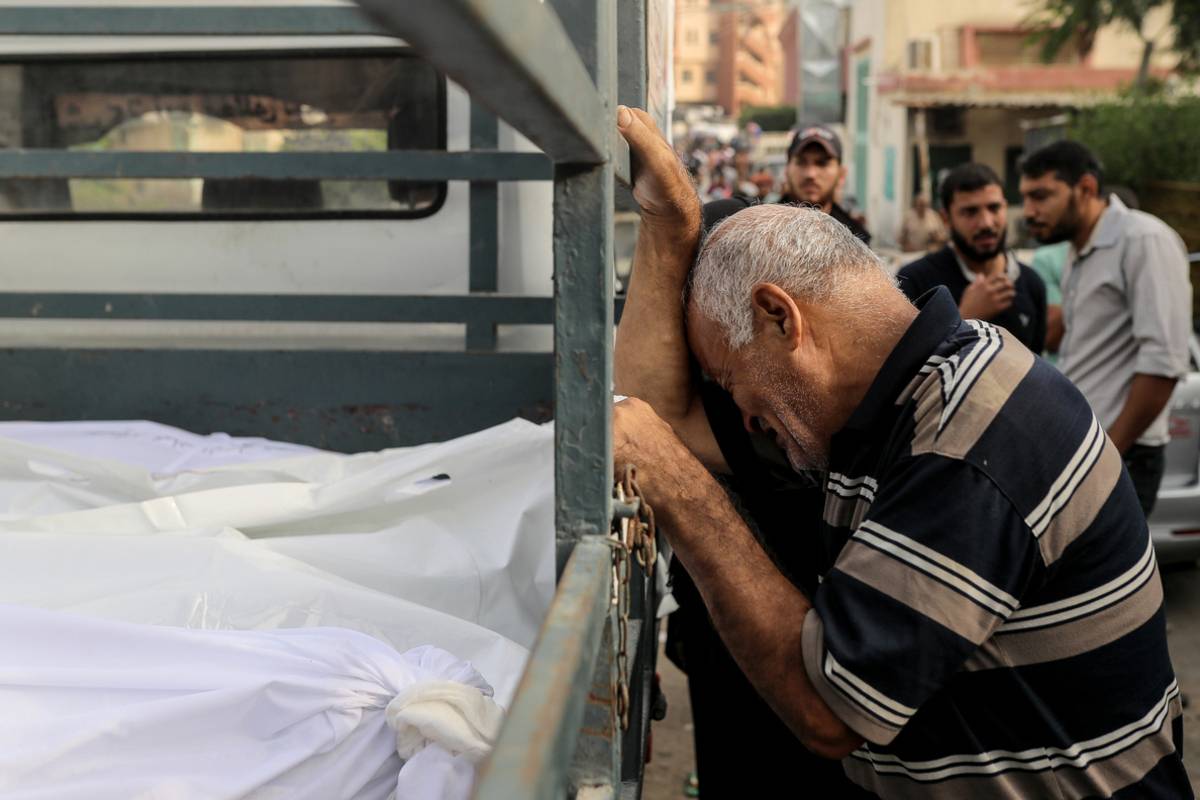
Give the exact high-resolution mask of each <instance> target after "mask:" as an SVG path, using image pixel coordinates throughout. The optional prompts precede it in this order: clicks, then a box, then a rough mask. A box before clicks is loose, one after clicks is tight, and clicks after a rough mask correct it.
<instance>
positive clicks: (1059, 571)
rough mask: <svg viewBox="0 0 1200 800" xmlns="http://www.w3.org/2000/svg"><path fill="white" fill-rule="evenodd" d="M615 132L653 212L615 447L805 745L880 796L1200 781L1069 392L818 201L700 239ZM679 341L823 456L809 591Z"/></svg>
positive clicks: (639, 269) (1098, 789)
mask: <svg viewBox="0 0 1200 800" xmlns="http://www.w3.org/2000/svg"><path fill="white" fill-rule="evenodd" d="M618 128H619V129H620V131H621V133H622V135H624V136H625V138H626V139H627V140H628V142H629V145H630V149H631V152H632V153H633V154H634V156H635V157H636V158H637V159H638V161H639V163H640V167H641V168H640V171H639V174H638V178H637V181H636V183H635V187H634V194H635V197H636V198H637V199H638V202H639V204H640V205H641V207H642V214H643V225H642V230H641V233H640V239H639V242H638V254H637V256H636V257H635V268H634V269H635V271H634V274H633V280H632V284H631V287H630V293H629V298H628V300H627V304H626V310H625V314H624V317H623V319H622V322H621V327H620V329H619V331H618V343H617V385H616V389H617V391H618V392H620V393H622V394H627V395H630V397H631V398H637V399H630V400H627V401H625V402H623V403H621V404H619V405H618V406H617V407H616V408H615V410H614V449H615V453H614V456H615V463H616V466H617V468H618V471H620V470H621V469H622V468H623V467H624V465H625V464H627V463H633V464H636V465H637V466H638V467H639V469H640V470H641V472H640V480H641V483H642V487H643V491H644V493H645V494H646V495H647V497H648V500H649V501H650V502H651V503H652V504H653V505H654V506H655V510H656V512H657V513H658V515H659V517H660V519H661V520H662V523H663V525H662V527H663V529H664V531H665V533H666V535H667V537H668V539H669V540H670V542H671V544H672V545H673V547H674V549H675V552H676V554H677V557H678V558H679V559H680V560H681V562H682V563H683V565H684V566H685V567H686V568H687V571H688V572H689V573H690V575H691V576H692V578H693V579H694V581H695V583H696V586H697V588H698V590H699V593H700V595H701V596H702V598H703V600H704V602H705V604H706V606H707V608H708V610H709V612H710V614H711V616H712V619H713V621H714V624H715V626H716V628H717V630H718V632H719V633H720V635H721V637H722V639H723V640H724V641H725V643H726V645H727V646H728V648H729V650H730V652H731V653H732V654H733V656H734V657H735V658H736V659H737V661H738V663H739V665H740V666H741V668H742V670H743V671H744V672H745V674H746V675H747V676H748V678H749V679H750V681H751V682H752V683H753V684H754V686H755V687H756V688H757V690H758V691H759V692H760V693H761V694H762V695H763V697H764V698H765V699H766V700H767V701H768V702H769V703H770V705H771V706H772V708H774V709H775V711H776V712H777V713H778V714H779V716H780V717H781V718H782V719H783V720H785V721H786V722H787V724H788V726H789V727H790V728H791V730H792V731H793V732H794V734H795V735H796V737H797V738H799V740H800V741H801V742H803V743H804V745H805V746H807V747H808V748H809V749H811V750H812V751H814V752H816V753H817V754H819V755H821V756H824V757H826V758H830V759H841V761H842V766H843V769H844V771H845V773H846V775H847V776H848V777H849V778H850V780H851V781H853V783H854V784H856V785H857V787H858V789H859V791H861V792H862V794H863V796H866V797H880V798H914V797H931V798H964V797H970V798H973V800H981V799H986V798H997V799H999V798H1013V797H1058V798H1085V797H1088V798H1091V797H1118V798H1133V797H1137V798H1178V797H1191V796H1192V792H1191V789H1190V786H1189V782H1188V778H1187V775H1186V772H1185V770H1184V767H1183V762H1182V758H1181V755H1180V752H1181V751H1180V748H1181V743H1182V716H1181V715H1182V711H1181V706H1180V700H1179V688H1178V685H1177V683H1176V681H1175V677H1174V672H1173V668H1172V666H1171V661H1170V657H1169V655H1168V652H1167V644H1166V633H1165V620H1164V616H1163V609H1162V587H1161V583H1160V581H1159V576H1158V571H1157V566H1156V564H1155V560H1154V551H1153V548H1152V547H1151V543H1150V537H1149V533H1148V531H1147V527H1146V522H1145V518H1144V517H1143V515H1142V514H1141V511H1140V508H1139V505H1138V501H1137V497H1136V495H1135V493H1134V490H1133V487H1132V485H1131V483H1130V481H1129V477H1128V475H1127V474H1126V473H1125V471H1124V469H1123V466H1122V462H1121V457H1120V454H1119V453H1118V452H1117V451H1116V448H1115V447H1114V446H1113V444H1112V442H1111V441H1110V440H1109V439H1108V437H1107V436H1106V434H1105V432H1104V429H1103V427H1102V426H1101V425H1100V423H1099V422H1098V421H1097V420H1096V417H1095V415H1094V414H1093V413H1092V411H1091V409H1090V408H1089V406H1088V404H1087V402H1086V401H1085V400H1084V399H1083V397H1082V396H1081V395H1080V394H1079V392H1078V391H1077V390H1076V389H1075V388H1074V387H1072V386H1071V384H1070V383H1069V382H1068V381H1066V379H1065V378H1063V377H1062V376H1061V375H1060V374H1059V373H1058V372H1057V370H1055V369H1054V368H1053V367H1050V366H1048V365H1047V364H1045V363H1044V362H1042V361H1041V360H1040V359H1038V358H1037V357H1035V356H1034V355H1033V354H1032V353H1030V352H1029V351H1028V350H1026V349H1025V348H1024V347H1023V346H1022V345H1021V344H1020V342H1018V341H1017V340H1016V339H1014V338H1013V337H1012V336H1011V335H1010V334H1009V333H1007V332H1006V331H1004V330H1002V329H1000V328H996V327H994V326H992V325H989V324H988V323H984V322H978V321H966V322H964V321H963V320H962V319H961V318H960V317H959V315H958V310H957V308H956V307H955V304H954V302H953V301H952V300H951V299H950V296H949V294H948V293H947V292H946V290H945V289H944V288H938V289H935V290H933V291H931V292H930V293H928V294H926V295H925V296H923V297H922V298H920V299H919V300H918V301H917V304H916V307H914V306H913V305H912V304H910V303H909V302H908V300H907V299H906V298H905V297H904V295H903V294H901V293H900V291H899V290H898V289H897V288H896V286H895V285H894V282H893V280H892V278H891V276H890V275H889V274H888V273H887V272H886V271H885V270H884V268H883V267H882V265H881V264H880V262H879V260H878V259H877V258H876V257H875V256H874V255H873V254H872V253H871V251H870V250H869V249H867V247H866V246H865V245H863V244H862V242H860V241H858V240H857V239H855V238H854V237H853V236H852V235H850V234H849V233H848V232H847V231H846V230H845V228H843V227H842V226H841V225H839V224H838V223H837V222H835V221H833V220H832V219H830V218H829V217H827V216H825V215H823V214H820V213H819V212H816V211H813V210H809V209H804V208H789V207H782V206H761V207H751V208H748V209H745V210H743V211H739V212H737V213H736V214H733V215H732V216H730V217H728V218H727V219H726V220H725V221H723V222H722V223H721V224H720V225H718V226H717V227H716V228H715V229H714V230H713V231H712V232H711V233H710V234H709V235H708V236H707V238H706V239H705V240H704V241H703V242H700V240H699V234H700V220H699V217H700V213H699V206H698V202H697V200H696V198H695V196H694V193H693V192H692V190H691V188H690V186H689V184H688V182H687V176H686V174H685V173H684V172H683V169H682V167H681V166H680V165H679V163H678V160H677V159H676V158H675V157H674V155H673V153H671V152H670V150H669V148H665V147H664V146H663V143H662V141H661V138H660V137H659V136H658V134H657V132H656V131H655V130H654V129H653V126H652V125H650V124H649V120H648V117H645V116H644V115H642V114H638V113H634V112H630V111H629V110H627V109H622V110H621V112H620V113H619V116H618ZM681 298H682V300H681ZM664 320H665V321H664ZM689 349H690V352H691V354H692V355H694V357H695V359H696V361H697V362H698V364H699V366H700V367H701V368H702V369H703V371H704V372H705V373H707V375H709V376H710V377H711V378H712V379H714V380H716V381H717V382H719V383H720V384H721V386H722V387H724V388H725V389H726V390H727V391H728V392H729V393H730V394H731V395H732V397H733V400H734V401H735V402H736V404H737V406H738V408H739V409H740V411H741V414H742V417H743V420H744V424H745V426H746V428H747V430H753V431H765V432H769V433H770V434H771V435H773V436H774V437H775V439H776V440H777V442H778V444H779V446H780V447H781V448H782V449H783V450H784V451H785V452H786V453H787V459H788V461H789V462H790V464H791V466H792V467H793V469H795V470H797V471H798V472H806V473H810V474H817V475H819V476H820V479H821V482H822V485H823V486H824V489H825V506H824V512H823V517H822V519H821V520H820V522H819V523H815V522H814V523H813V524H808V522H809V521H808V520H807V519H804V518H800V519H798V520H797V527H796V530H795V536H796V537H810V538H815V539H817V540H819V541H820V543H821V545H822V551H823V552H824V557H823V558H822V563H820V564H817V565H815V567H816V569H817V570H818V571H819V573H820V574H821V576H822V578H821V581H820V584H819V586H818V587H817V588H816V589H815V591H812V592H809V593H806V592H804V591H801V590H800V589H798V588H797V587H796V586H795V585H794V584H793V583H792V582H791V581H789V580H787V578H786V577H785V576H784V575H783V573H782V572H781V571H780V570H779V568H778V567H777V566H776V565H775V564H774V563H773V562H772V560H771V558H770V557H769V556H768V555H767V553H766V552H765V551H764V549H763V548H762V546H760V544H759V542H758V541H757V540H756V538H755V537H754V535H753V534H752V533H751V531H750V529H749V528H748V527H747V525H746V524H745V522H744V521H743V520H742V518H741V517H740V516H739V515H738V513H737V511H736V510H735V508H734V507H733V505H732V504H731V503H730V501H729V499H728V498H727V496H726V494H725V492H724V491H723V489H722V488H721V485H720V484H719V483H718V482H717V481H716V480H715V479H714V477H713V475H712V474H711V473H712V472H721V471H723V470H725V469H727V468H728V464H727V463H726V461H725V459H724V456H723V454H722V450H721V448H720V447H718V446H717V444H716V442H715V440H714V438H713V434H712V429H711V427H710V425H709V422H708V419H707V417H706V416H705V414H704V410H703V405H702V404H701V403H700V402H699V401H698V399H697V387H696V385H695V384H694V382H693V380H692V377H691V371H690V367H689ZM701 788H703V784H702V787H701ZM798 794H799V792H798Z"/></svg>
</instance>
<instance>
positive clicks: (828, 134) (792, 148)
mask: <svg viewBox="0 0 1200 800" xmlns="http://www.w3.org/2000/svg"><path fill="white" fill-rule="evenodd" d="M810 144H815V145H817V146H818V147H820V148H821V149H822V150H824V151H825V152H826V153H829V155H831V156H833V157H834V158H836V159H837V160H838V161H841V160H842V140H841V139H839V138H838V135H837V134H836V133H834V132H833V129H832V128H829V127H827V126H825V125H808V126H805V127H803V128H801V129H800V130H798V131H796V135H795V136H793V137H792V143H791V144H789V145H788V150H787V155H788V160H789V161H791V159H792V156H794V155H796V153H799V152H800V151H801V150H803V149H804V148H806V147H808V146H809V145H810Z"/></svg>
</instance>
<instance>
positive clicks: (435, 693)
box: [386, 681, 504, 764]
mask: <svg viewBox="0 0 1200 800" xmlns="http://www.w3.org/2000/svg"><path fill="white" fill-rule="evenodd" d="M386 717H387V724H388V725H389V726H390V727H391V729H392V730H393V731H395V732H396V752H397V753H398V754H399V755H400V757H401V758H403V759H405V760H406V761H407V760H408V759H410V758H412V757H413V756H415V755H416V754H417V753H419V752H420V751H421V750H423V749H424V748H425V747H426V746H427V745H429V744H431V743H432V744H437V745H440V746H441V747H442V748H444V749H445V750H447V751H449V752H450V753H451V754H452V755H461V756H463V757H465V758H466V759H467V760H468V761H470V762H471V763H473V764H474V763H478V762H480V761H482V760H483V759H484V758H486V757H487V755H488V754H489V753H491V752H492V744H493V743H494V742H495V741H496V735H497V734H498V733H499V732H500V723H501V722H502V721H503V720H504V710H503V709H502V708H501V707H500V704H499V703H497V702H496V701H495V700H493V699H492V698H491V697H488V696H487V695H485V694H484V693H483V692H481V691H480V690H479V689H477V688H475V687H474V686H467V685H465V684H462V683H457V682H455V681H422V682H420V683H415V684H413V685H412V686H409V687H407V688H405V689H403V690H401V691H400V693H399V694H397V695H396V697H395V698H393V699H392V701H391V702H390V703H388V706H387V711H386Z"/></svg>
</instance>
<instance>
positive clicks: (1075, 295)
mask: <svg viewBox="0 0 1200 800" xmlns="http://www.w3.org/2000/svg"><path fill="white" fill-rule="evenodd" d="M1021 171H1022V176H1021V195H1022V196H1023V197H1024V200H1025V223H1026V225H1028V227H1029V230H1030V232H1031V233H1032V234H1033V235H1034V236H1035V237H1037V239H1038V240H1039V241H1040V242H1042V243H1043V244H1052V243H1054V242H1063V241H1066V242H1070V244H1071V249H1070V253H1069V255H1068V258H1067V264H1066V267H1065V269H1064V272H1063V278H1062V287H1061V288H1062V318H1061V323H1060V324H1061V325H1062V328H1063V330H1062V331H1061V336H1062V339H1061V344H1060V346H1059V350H1058V354H1059V367H1060V368H1061V369H1062V371H1063V373H1064V374H1065V375H1066V376H1067V377H1068V378H1070V379H1071V381H1072V382H1074V384H1075V385H1076V386H1078V387H1079V389H1080V391H1082V392H1083V394H1084V396H1085V397H1086V398H1087V399H1088V402H1089V403H1091V406H1092V409H1093V410H1094V411H1095V412H1096V416H1097V417H1098V418H1099V420H1100V423H1101V424H1102V425H1103V426H1104V427H1105V429H1106V430H1107V431H1108V435H1109V437H1110V438H1111V439H1112V440H1113V443H1114V444H1116V446H1117V449H1118V450H1119V451H1120V452H1121V454H1122V456H1123V457H1124V459H1125V466H1126V468H1127V469H1128V470H1129V475H1130V477H1131V478H1132V479H1133V483H1134V487H1135V488H1136V489H1137V494H1138V499H1139V500H1140V501H1141V504H1142V510H1143V511H1145V513H1146V515H1147V516H1149V514H1150V511H1151V510H1152V509H1153V507H1154V500H1155V497H1156V496H1157V494H1158V485H1159V483H1160V482H1161V481H1162V475H1163V469H1164V466H1165V455H1164V448H1165V446H1166V444H1167V441H1168V440H1169V439H1170V436H1169V434H1168V432H1167V413H1168V409H1167V405H1168V403H1169V402H1170V399H1171V391H1172V389H1174V388H1175V382H1176V380H1178V379H1179V378H1180V377H1182V376H1183V375H1184V374H1185V373H1186V372H1187V369H1188V329H1189V327H1190V325H1191V319H1192V289H1191V282H1190V280H1189V278H1188V260H1187V249H1186V248H1185V247H1184V244H1183V241H1182V240H1181V239H1180V238H1179V235H1178V234H1176V233H1175V232H1174V231H1173V230H1171V229H1170V228H1169V227H1167V225H1166V224H1165V223H1163V221H1162V220H1160V219H1158V218H1157V217H1153V216H1151V215H1149V214H1146V213H1143V212H1141V211H1134V210H1131V209H1129V208H1126V206H1125V204H1124V203H1122V202H1121V201H1120V199H1118V198H1117V196H1116V195H1111V196H1110V195H1107V194H1106V193H1105V192H1104V173H1103V169H1102V167H1101V165H1100V162H1099V161H1098V160H1097V159H1096V157H1095V156H1094V155H1093V154H1092V153H1091V151H1089V150H1088V149H1087V148H1086V147H1084V146H1083V145H1081V144H1079V143H1078V142H1056V143H1054V144H1051V145H1049V146H1047V147H1044V148H1042V149H1041V150H1038V151H1037V152H1035V153H1033V154H1032V155H1031V156H1029V157H1028V158H1027V159H1026V160H1025V163H1024V164H1023V165H1022V168H1021ZM1058 333H1059V332H1058V331H1049V332H1048V335H1047V339H1048V340H1051V341H1053V340H1054V339H1055V338H1056V334H1058Z"/></svg>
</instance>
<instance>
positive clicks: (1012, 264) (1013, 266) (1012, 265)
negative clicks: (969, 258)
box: [950, 245, 1021, 283]
mask: <svg viewBox="0 0 1200 800" xmlns="http://www.w3.org/2000/svg"><path fill="white" fill-rule="evenodd" d="M950 252H952V253H954V260H955V261H957V262H958V268H959V269H960V270H962V274H963V277H964V278H966V279H967V283H970V282H972V281H973V280H975V277H976V275H978V273H976V272H974V271H972V269H971V268H970V267H968V266H967V262H965V261H963V257H962V254H961V253H959V252H958V248H957V247H955V246H953V245H950ZM1004 271H1005V272H1006V273H1007V275H1008V279H1009V280H1010V281H1012V282H1013V283H1016V282H1017V279H1018V278H1020V277H1021V267H1020V265H1019V264H1017V259H1016V256H1014V255H1013V254H1012V250H1006V251H1004Z"/></svg>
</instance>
